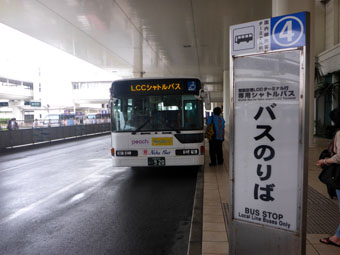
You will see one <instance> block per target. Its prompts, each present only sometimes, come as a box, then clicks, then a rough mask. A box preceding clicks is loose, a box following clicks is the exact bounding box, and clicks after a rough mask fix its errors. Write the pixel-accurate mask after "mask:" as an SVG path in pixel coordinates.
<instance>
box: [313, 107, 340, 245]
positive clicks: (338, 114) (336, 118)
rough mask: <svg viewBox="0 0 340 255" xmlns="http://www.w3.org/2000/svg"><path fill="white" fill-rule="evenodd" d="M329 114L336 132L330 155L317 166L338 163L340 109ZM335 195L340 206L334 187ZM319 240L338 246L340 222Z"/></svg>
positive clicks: (339, 196) (339, 155)
mask: <svg viewBox="0 0 340 255" xmlns="http://www.w3.org/2000/svg"><path fill="white" fill-rule="evenodd" d="M329 116H330V119H331V120H332V121H333V123H334V125H335V128H336V133H335V135H334V138H333V140H332V143H331V144H330V146H329V147H328V151H329V153H330V155H331V157H329V158H324V159H319V160H318V161H317V162H316V165H317V166H319V167H323V166H325V165H326V166H327V165H331V164H340V110H339V109H338V108H336V109H334V110H332V111H331V112H330V115H329ZM338 170H339V168H338ZM336 195H337V197H338V200H339V207H340V189H336ZM320 242H321V243H323V244H330V245H335V246H337V247H340V224H339V226H338V229H337V230H336V232H335V234H334V235H332V236H329V237H325V238H322V239H320Z"/></svg>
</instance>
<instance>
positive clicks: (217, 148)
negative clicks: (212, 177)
mask: <svg viewBox="0 0 340 255" xmlns="http://www.w3.org/2000/svg"><path fill="white" fill-rule="evenodd" d="M221 113H222V110H221V108H220V107H215V108H214V111H213V114H212V115H211V116H210V117H209V118H208V119H207V125H210V124H213V127H214V135H213V137H212V139H211V140H209V155H210V164H209V166H215V165H216V158H217V164H219V165H222V164H223V151H222V142H223V141H224V127H225V120H224V119H223V117H222V116H220V115H221Z"/></svg>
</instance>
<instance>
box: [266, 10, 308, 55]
mask: <svg viewBox="0 0 340 255" xmlns="http://www.w3.org/2000/svg"><path fill="white" fill-rule="evenodd" d="M301 15H303V17H301ZM304 20H305V13H298V14H297V15H288V16H283V17H282V16H281V17H277V18H272V20H271V27H272V42H271V49H272V50H274V49H281V48H288V47H297V46H304V45H305V29H304Z"/></svg>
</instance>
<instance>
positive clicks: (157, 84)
mask: <svg viewBox="0 0 340 255" xmlns="http://www.w3.org/2000/svg"><path fill="white" fill-rule="evenodd" d="M200 89H201V83H200V81H199V80H198V79H162V80H159V79H142V80H130V81H129V84H126V81H124V80H118V81H114V82H113V83H112V87H111V96H112V97H115V95H118V94H119V95H120V96H139V95H181V94H193V95H198V94H199V91H200Z"/></svg>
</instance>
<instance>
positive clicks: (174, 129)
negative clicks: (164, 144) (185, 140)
mask: <svg viewBox="0 0 340 255" xmlns="http://www.w3.org/2000/svg"><path fill="white" fill-rule="evenodd" d="M165 126H167V127H169V128H171V129H172V130H173V131H176V133H177V134H180V133H181V131H179V130H178V129H176V128H174V127H173V126H171V125H169V124H168V123H165Z"/></svg>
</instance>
